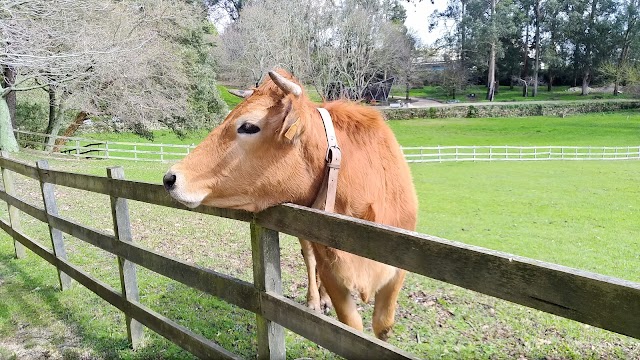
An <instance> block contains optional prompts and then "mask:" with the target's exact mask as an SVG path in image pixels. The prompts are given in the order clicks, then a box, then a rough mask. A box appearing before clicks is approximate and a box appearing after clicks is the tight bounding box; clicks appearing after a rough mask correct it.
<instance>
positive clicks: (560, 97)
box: [391, 85, 630, 102]
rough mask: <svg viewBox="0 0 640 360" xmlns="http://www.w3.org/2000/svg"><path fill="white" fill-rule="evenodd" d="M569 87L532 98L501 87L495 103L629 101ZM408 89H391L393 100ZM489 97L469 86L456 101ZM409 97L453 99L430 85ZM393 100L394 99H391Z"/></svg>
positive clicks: (544, 90)
mask: <svg viewBox="0 0 640 360" xmlns="http://www.w3.org/2000/svg"><path fill="white" fill-rule="evenodd" d="M567 89H569V87H568V86H554V87H553V89H552V91H550V92H549V91H547V87H546V86H540V87H538V96H536V97H533V96H531V94H532V92H533V87H529V96H528V97H523V96H522V86H514V87H513V89H510V88H509V86H504V85H502V86H500V87H499V88H498V91H497V92H496V95H495V99H494V101H508V102H519V101H567V100H589V99H628V98H630V96H629V95H627V94H619V95H617V96H614V95H613V94H612V93H593V92H592V93H590V94H588V95H586V96H582V95H580V91H578V92H573V91H567ZM405 93H406V89H405V88H404V87H403V86H399V85H395V86H393V88H392V89H391V95H392V96H393V99H404V98H405ZM469 94H475V95H476V98H475V100H470V99H469V98H467V95H469ZM486 95H487V88H486V86H484V85H469V86H467V88H466V89H465V90H458V91H457V92H456V99H457V100H459V101H460V102H478V101H480V102H485V101H487V100H485V97H486ZM409 96H410V97H411V98H413V99H416V98H422V99H434V100H438V101H443V102H444V101H447V100H452V97H451V96H449V95H448V94H447V92H446V91H445V90H444V89H443V88H442V87H440V86H435V85H429V86H423V87H421V88H413V89H410V90H409ZM391 100H392V99H391Z"/></svg>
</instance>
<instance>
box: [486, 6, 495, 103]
mask: <svg viewBox="0 0 640 360" xmlns="http://www.w3.org/2000/svg"><path fill="white" fill-rule="evenodd" d="M495 17H496V0H491V28H492V30H493V31H492V34H491V49H490V51H489V76H488V78H487V87H488V88H487V100H489V101H493V98H494V95H495V85H496V40H495V35H496V32H495V21H496V19H495Z"/></svg>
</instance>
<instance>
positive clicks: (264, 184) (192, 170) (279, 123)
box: [163, 70, 323, 211]
mask: <svg viewBox="0 0 640 360" xmlns="http://www.w3.org/2000/svg"><path fill="white" fill-rule="evenodd" d="M239 95H241V96H243V97H244V98H245V100H244V101H243V102H242V103H240V104H239V105H238V106H237V107H236V108H235V109H233V111H231V113H229V115H228V116H227V118H226V119H225V120H224V121H223V122H222V124H220V125H219V126H218V127H217V128H215V129H214V130H213V131H212V132H211V133H210V134H209V136H208V137H207V138H206V139H205V140H204V141H203V142H202V143H200V145H198V146H197V147H196V148H195V149H194V150H193V152H192V153H190V154H189V155H188V156H187V157H185V158H184V159H183V160H182V161H180V162H179V163H177V164H175V165H174V166H172V167H171V169H170V170H169V171H168V172H167V173H166V175H165V176H164V179H163V182H164V186H165V188H166V189H167V191H169V194H171V196H172V197H173V198H175V199H176V200H178V201H179V202H181V203H183V204H185V205H186V206H188V207H196V206H198V205H201V204H202V205H209V206H215V207H222V208H232V209H243V210H248V211H260V210H262V209H265V208H267V207H269V206H272V205H275V204H280V203H283V202H297V203H301V204H305V203H309V202H312V201H313V197H314V196H315V192H316V191H317V179H316V178H315V177H316V176H312V173H317V171H318V169H320V170H321V168H322V163H321V161H320V162H318V161H316V160H314V159H311V158H309V156H308V155H309V152H310V151H313V149H311V150H310V149H309V146H310V145H311V144H302V142H303V141H302V139H301V137H302V135H303V134H304V133H305V131H309V129H308V128H307V124H308V123H309V122H310V120H309V118H310V116H311V111H314V110H315V109H314V107H313V106H312V105H311V103H310V102H309V100H308V99H307V97H306V95H305V94H304V93H303V90H302V87H301V86H300V85H299V84H298V83H297V82H296V81H295V80H294V79H293V78H292V77H291V75H289V74H287V73H286V72H284V71H281V70H280V71H278V72H273V71H272V72H269V78H267V79H266V80H265V81H264V82H263V83H262V85H260V87H258V88H256V89H253V90H247V91H244V92H242V93H239ZM311 146H312V147H313V145H311ZM316 151H320V152H322V151H323V150H322V149H320V148H318V149H316ZM320 160H322V157H320Z"/></svg>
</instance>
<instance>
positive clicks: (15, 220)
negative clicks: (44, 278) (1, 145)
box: [0, 151, 27, 259]
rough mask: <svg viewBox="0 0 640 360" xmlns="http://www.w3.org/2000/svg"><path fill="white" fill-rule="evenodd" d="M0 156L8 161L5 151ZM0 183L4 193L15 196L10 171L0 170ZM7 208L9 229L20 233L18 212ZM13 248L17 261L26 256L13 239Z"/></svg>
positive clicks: (20, 245) (21, 246) (22, 247)
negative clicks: (0, 177) (0, 174)
mask: <svg viewBox="0 0 640 360" xmlns="http://www.w3.org/2000/svg"><path fill="white" fill-rule="evenodd" d="M0 156H2V157H3V158H5V159H8V158H9V153H8V152H6V151H2V152H0ZM2 182H3V183H4V191H5V192H6V193H7V195H11V196H15V194H16V190H15V186H14V183H13V173H12V172H11V170H9V169H5V168H2ZM7 206H9V224H11V228H12V229H13V230H16V231H20V230H21V227H20V211H19V210H18V209H17V208H15V207H13V206H11V205H9V204H7ZM13 248H14V249H15V255H16V258H17V259H22V258H24V257H25V256H26V255H27V254H26V252H25V249H24V245H22V244H21V243H20V242H18V241H16V239H15V238H14V239H13Z"/></svg>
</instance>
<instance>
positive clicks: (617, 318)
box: [0, 154, 640, 359]
mask: <svg viewBox="0 0 640 360" xmlns="http://www.w3.org/2000/svg"><path fill="white" fill-rule="evenodd" d="M37 164H38V166H37V167H34V166H31V165H29V164H26V163H23V162H19V161H15V160H11V159H9V158H7V157H6V154H2V156H1V157H0V168H1V170H2V174H3V175H4V174H6V173H7V172H17V173H19V174H21V175H24V176H27V177H30V178H32V179H35V180H36V181H39V182H40V184H41V186H42V188H43V196H44V208H41V207H38V206H35V205H31V204H30V203H27V202H25V201H24V200H22V199H19V198H17V197H15V195H12V194H11V193H10V191H0V200H4V201H5V202H6V203H7V204H8V206H9V207H10V209H11V208H12V207H13V208H15V209H18V210H20V211H21V212H24V213H26V214H28V215H30V216H32V217H33V218H35V219H37V220H40V221H42V222H45V223H47V224H48V225H49V228H50V229H51V232H50V235H51V238H52V241H54V243H55V242H56V241H59V242H60V247H58V250H56V246H54V251H53V252H52V251H49V250H47V249H45V248H44V247H42V246H41V245H40V244H39V243H38V241H35V240H33V239H31V238H29V237H28V236H27V235H25V234H24V233H22V232H21V230H20V228H19V227H14V226H13V225H14V223H15V224H19V222H17V221H16V222H14V219H15V220H17V216H12V217H11V218H10V222H6V221H5V220H2V219H0V228H1V229H2V230H4V231H5V232H6V233H8V234H9V235H10V236H11V237H12V238H13V239H14V240H15V241H16V242H17V243H20V244H22V245H24V247H26V248H28V249H30V250H31V251H33V252H34V253H35V254H37V255H38V256H40V257H42V258H43V259H45V260H46V261H48V262H49V263H51V264H52V265H54V266H55V267H56V269H57V271H58V272H59V273H60V274H64V275H65V276H68V277H70V278H73V279H75V280H76V281H78V282H79V283H80V284H82V285H83V286H85V287H87V288H88V289H90V290H91V291H93V292H94V293H96V294H97V295H98V296H100V297H101V298H103V299H104V300H106V301H107V302H109V303H110V304H112V305H113V306H115V307H116V308H118V309H119V310H120V311H122V312H123V313H124V314H125V316H126V317H127V318H128V319H129V320H128V321H127V323H126V325H127V332H128V334H129V338H130V341H131V342H132V343H133V344H136V341H137V340H136V339H140V336H141V333H139V332H137V330H136V329H134V325H136V322H139V323H140V324H142V325H144V326H146V327H148V328H150V329H151V330H153V331H155V332H157V333H158V334H160V335H162V336H164V337H166V338H167V339H169V340H170V341H172V342H174V343H176V344H177V345H179V346H181V347H183V348H184V349H186V350H188V351H190V352H192V353H193V354H195V355H196V356H199V357H201V358H238V356H237V355H234V354H232V353H230V352H229V351H228V350H226V349H223V348H222V347H220V346H219V345H218V344H216V343H215V342H213V341H211V340H209V339H207V338H205V337H203V336H200V335H197V334H195V333H193V332H192V331H190V330H189V329H187V328H185V327H183V326H181V325H178V324H177V323H175V322H174V321H172V320H170V319H168V318H166V317H164V316H162V315H160V314H158V313H156V312H154V311H153V310H151V309H149V308H147V307H145V306H144V305H142V304H140V303H139V302H138V300H137V295H136V294H134V293H135V291H136V290H137V286H136V285H135V281H137V280H136V277H135V271H134V270H132V267H133V266H134V265H133V264H137V265H139V266H143V267H145V268H147V269H149V270H151V271H154V272H156V273H158V274H161V275H164V276H167V277H169V278H171V279H173V280H176V281H178V282H181V283H183V284H185V285H187V286H190V287H192V288H195V289H198V290H200V291H203V292H206V293H208V294H211V295H214V296H217V297H219V298H221V299H223V300H224V301H227V302H229V303H231V304H234V305H236V306H239V307H241V308H243V309H245V310H249V311H252V312H254V313H255V314H256V322H257V327H256V329H257V338H258V341H257V342H258V358H260V359H263V358H270V359H280V358H284V357H285V350H286V348H285V342H284V341H285V338H284V332H283V329H282V327H286V328H288V329H290V330H291V331H294V332H296V333H298V334H300V335H302V336H304V337H306V338H307V339H309V340H311V341H313V342H315V343H317V344H318V345H320V346H322V347H325V348H327V349H328V350H330V351H333V352H335V353H337V354H339V355H341V356H343V357H346V358H377V359H396V358H402V359H407V358H415V357H414V356H412V355H411V354H407V353H406V352H404V351H402V350H399V349H397V348H395V347H394V346H392V345H389V344H387V343H385V342H382V341H380V340H378V339H376V338H373V337H371V336H369V335H366V334H363V333H361V332H359V331H356V330H354V329H352V328H350V327H348V326H346V325H344V324H342V323H340V322H338V321H336V320H335V319H332V318H330V317H327V316H324V315H319V314H317V313H316V312H313V311H310V310H309V309H307V308H306V307H305V306H303V305H300V304H297V303H296V302H294V301H292V300H290V299H287V298H286V297H285V296H283V294H282V285H281V268H280V253H279V251H280V248H279V242H278V233H279V232H282V233H286V234H289V235H292V236H296V237H300V238H304V239H308V240H310V241H313V242H317V243H320V244H323V245H326V246H330V247H333V248H337V249H341V250H344V251H347V252H350V253H353V254H357V255H360V256H364V257H367V258H370V259H373V260H377V261H381V262H384V263H387V264H390V265H393V266H397V267H400V268H403V269H406V270H408V271H412V272H414V273H417V274H421V275H424V276H428V277H431V278H434V279H437V280H441V281H445V282H447V283H450V284H454V285H458V286H461V287H464V288H467V289H470V290H474V291H477V292H481V293H484V294H487V295H491V296H494V297H498V298H501V299H505V300H508V301H511V302H514V303H517V304H521V305H525V306H528V307H531V308H534V309H538V310H542V311H545V312H548V313H551V314H555V315H559V316H562V317H566V318H569V319H573V320H577V321H581V322H583V323H585V324H590V325H593V326H596V327H600V328H603V329H607V330H611V331H615V332H618V333H620V334H624V335H628V336H631V337H634V338H638V339H640V284H639V283H634V282H630V281H626V280H621V279H616V278H612V277H608V276H603V275H599V274H594V273H589V272H586V271H581V270H576V269H571V268H567V267H564V266H560V265H555V264H550V263H545V262H541V261H537V260H532V259H527V258H524V257H520V256H515V255H511V254H507V253H502V252H499V251H493V250H488V249H484V248H480V247H476V246H471V245H466V244H462V243H457V242H453V241H450V240H446V239H442V238H437V237H433V236H430V235H424V234H418V233H416V232H412V231H406V230H402V229H397V228H393V227H390V226H385V225H379V224H374V223H371V222H368V221H364V220H360V219H354V218H350V217H348V216H344V215H339V214H328V213H325V212H323V211H320V210H316V209H309V208H305V207H302V206H298V205H291V204H285V205H279V206H275V207H272V208H269V209H266V210H264V211H262V212H260V213H256V214H252V213H248V212H245V211H240V210H229V209H218V208H211V207H203V206H200V207H198V208H196V209H187V208H186V207H184V206H182V205H180V204H178V203H176V202H175V201H174V200H172V199H171V198H170V197H169V196H168V195H167V193H166V191H165V190H164V188H163V186H162V185H160V184H148V183H142V182H135V181H127V180H122V179H121V178H122V173H121V170H108V175H109V177H99V176H91V175H82V174H75V173H70V172H63V171H56V170H51V169H49V168H48V166H47V164H46V162H43V161H39V162H38V163H37ZM3 180H4V181H5V183H6V182H7V181H10V180H11V179H10V177H9V178H6V177H4V176H3ZM55 185H59V186H66V187H72V188H76V189H81V190H86V191H91V192H95V193H100V194H105V195H109V196H110V198H111V204H112V215H113V221H114V229H115V231H116V232H115V235H110V234H106V233H104V232H101V231H99V230H96V229H91V228H88V227H85V226H82V225H80V224H77V223H75V222H74V221H73V220H71V219H68V218H64V217H62V216H60V215H59V214H58V213H57V211H54V210H55V192H54V191H53V190H54V189H53V187H54V186H55ZM6 189H7V190H8V189H10V187H8V188H6ZM125 199H130V200H135V201H141V202H146V203H149V204H155V205H160V206H166V207H170V208H175V209H182V210H190V211H194V212H199V213H203V214H208V215H213V216H220V217H226V218H230V219H235V220H239V221H243V222H245V223H249V226H250V228H251V244H252V245H251V246H252V257H253V271H254V283H253V284H251V283H247V282H245V281H242V280H240V279H236V278H233V277H231V276H228V275H224V274H221V273H218V272H216V271H214V270H210V269H203V268H200V267H197V266H193V265H189V264H187V263H184V262H181V261H179V260H175V259H172V258H170V257H167V256H164V255H162V254H159V253H156V252H154V251H150V250H147V249H144V248H142V247H140V246H138V245H136V244H134V243H132V242H131V241H129V235H128V233H127V232H128V231H130V230H129V229H128V227H129V226H130V223H129V221H127V218H128V210H127V207H126V206H125V205H126V203H125ZM14 215H16V214H14ZM62 233H66V234H69V235H71V236H73V237H76V238H78V239H80V240H82V241H85V242H87V243H89V244H92V245H94V246H96V247H98V248H100V249H102V250H105V251H107V252H110V253H112V254H114V255H116V256H117V258H118V261H119V263H120V264H121V265H122V266H121V267H120V269H121V277H120V280H121V287H122V292H118V291H117V290H115V289H113V288H111V287H110V286H109V285H107V284H104V283H103V282H100V281H99V280H97V279H95V278H93V277H91V276H90V275H88V274H87V273H85V272H83V271H82V270H81V269H79V268H78V267H77V266H75V265H73V264H71V263H70V262H69V261H68V260H67V259H66V257H65V256H64V254H63V251H61V250H59V249H64V243H63V241H64V239H63V238H62V237H61V236H60V237H59V238H58V237H57V236H58V235H57V234H62ZM17 243H16V244H17ZM389 244H393V246H390V245H389ZM16 253H18V249H17V248H16ZM128 266H130V267H129V268H128ZM127 282H128V283H129V284H128V285H127ZM61 283H62V287H61V288H62V290H65V289H66V288H68V284H65V283H63V282H62V279H61Z"/></svg>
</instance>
